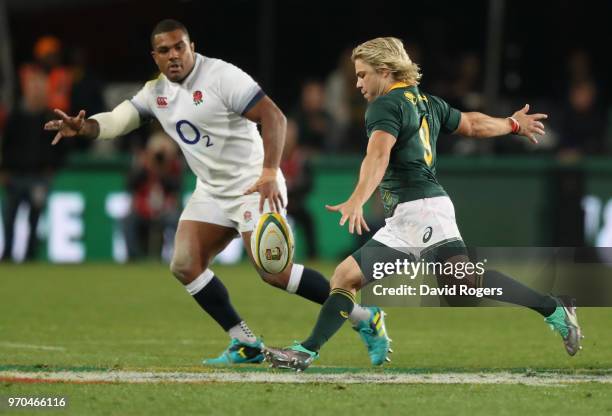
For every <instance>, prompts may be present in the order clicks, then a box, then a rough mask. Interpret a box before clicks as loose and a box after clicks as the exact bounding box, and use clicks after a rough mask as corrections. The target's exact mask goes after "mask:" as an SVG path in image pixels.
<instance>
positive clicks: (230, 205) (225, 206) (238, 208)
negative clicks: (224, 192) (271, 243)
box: [179, 178, 287, 233]
mask: <svg viewBox="0 0 612 416" xmlns="http://www.w3.org/2000/svg"><path fill="white" fill-rule="evenodd" d="M254 180H257V178H255V179H254ZM278 187H279V190H280V192H281V195H282V198H283V201H284V202H285V204H287V186H286V184H285V181H284V179H282V180H281V179H278ZM245 190H246V189H245ZM259 199H260V196H259V193H253V194H250V195H241V196H239V197H231V198H224V197H222V196H215V195H212V194H211V193H209V192H208V191H207V190H205V189H204V186H203V185H202V183H201V182H200V180H199V179H198V180H197V183H196V188H195V190H194V191H193V194H192V195H191V198H189V202H187V205H186V206H185V208H184V209H183V213H182V214H181V218H180V219H179V221H183V220H190V221H199V222H207V223H210V224H217V225H221V226H223V227H228V228H234V229H236V230H237V231H238V232H239V233H244V232H249V231H253V229H254V228H255V225H257V221H258V220H259V217H260V216H261V214H260V212H259ZM269 211H270V207H269V204H268V201H267V200H266V201H265V203H264V210H263V212H269ZM281 214H282V215H283V216H284V217H285V216H286V215H287V211H286V209H283V210H282V212H281Z"/></svg>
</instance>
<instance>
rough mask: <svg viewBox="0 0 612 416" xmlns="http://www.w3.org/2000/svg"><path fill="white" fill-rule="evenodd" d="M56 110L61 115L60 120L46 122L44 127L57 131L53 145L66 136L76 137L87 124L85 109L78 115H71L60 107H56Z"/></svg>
mask: <svg viewBox="0 0 612 416" xmlns="http://www.w3.org/2000/svg"><path fill="white" fill-rule="evenodd" d="M54 112H55V114H57V115H58V116H59V117H60V120H51V121H49V122H47V123H45V127H44V128H45V130H52V131H57V134H56V135H55V137H54V138H53V141H52V142H51V144H52V145H55V144H57V143H59V141H60V140H62V139H63V138H64V137H74V136H77V135H78V134H79V132H80V131H81V128H83V125H84V124H85V110H81V111H79V114H77V116H76V117H70V116H69V115H67V114H66V113H64V112H63V111H62V110H58V109H55V110H54Z"/></svg>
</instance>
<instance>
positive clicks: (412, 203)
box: [264, 37, 582, 370]
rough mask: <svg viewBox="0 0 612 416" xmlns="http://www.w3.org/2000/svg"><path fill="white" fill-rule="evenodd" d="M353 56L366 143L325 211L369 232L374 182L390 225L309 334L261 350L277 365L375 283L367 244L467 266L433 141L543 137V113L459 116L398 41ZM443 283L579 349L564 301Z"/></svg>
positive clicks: (299, 359) (351, 260) (518, 287)
mask: <svg viewBox="0 0 612 416" xmlns="http://www.w3.org/2000/svg"><path fill="white" fill-rule="evenodd" d="M352 60H353V62H354V64H355V73H356V75H357V88H358V89H360V90H361V93H362V94H363V96H364V98H365V99H366V100H367V101H368V108H367V110H366V114H365V124H366V130H367V134H368V137H369V142H368V147H367V153H366V156H365V158H364V160H363V162H362V164H361V171H360V174H359V182H358V184H357V186H356V187H355V190H354V191H353V193H352V195H351V196H350V198H349V199H348V200H347V201H346V202H344V203H342V204H339V205H335V206H327V209H328V210H330V211H335V212H339V213H340V214H341V215H342V217H341V219H340V226H343V225H344V224H345V223H347V222H348V230H349V232H350V233H351V234H352V233H354V232H356V233H357V234H361V233H362V230H367V231H369V228H368V225H367V223H366V221H365V219H364V216H363V205H364V204H365V203H366V201H368V199H369V198H370V196H371V195H372V193H373V192H374V190H375V189H376V187H377V186H378V187H379V188H380V191H381V194H382V201H383V204H384V208H385V213H386V216H387V219H386V224H385V226H384V227H383V228H381V229H380V230H379V231H377V232H376V233H375V235H374V236H373V238H372V239H371V240H370V241H369V242H368V243H366V244H365V245H364V246H363V247H361V248H360V249H359V250H357V251H356V252H355V253H353V255H351V256H349V257H348V258H346V259H345V260H344V261H343V262H342V263H340V265H339V266H338V267H337V268H336V270H335V272H334V275H333V277H332V280H331V289H332V290H331V293H330V296H329V298H328V299H327V300H326V302H325V303H324V304H323V306H322V308H321V312H320V314H319V318H318V320H317V322H316V324H315V327H314V329H313V331H312V333H311V335H310V336H309V337H308V338H307V339H306V340H304V341H303V342H301V343H296V344H295V345H293V346H291V347H288V348H284V349H275V348H267V349H265V350H264V355H265V356H266V358H267V360H268V361H270V362H271V364H272V366H274V367H279V368H292V369H296V370H304V369H306V368H307V367H308V366H309V365H310V363H311V362H312V361H313V360H314V359H315V358H316V357H317V356H318V353H319V350H320V348H321V347H322V346H323V344H324V343H325V342H326V341H327V340H329V338H330V337H332V336H333V335H334V334H335V333H336V331H338V329H340V327H341V326H342V325H343V323H344V321H346V319H347V316H348V314H349V313H350V312H351V310H352V309H353V305H354V303H355V294H356V291H358V290H360V289H361V288H362V287H363V286H365V285H367V284H368V283H370V282H371V281H372V279H373V277H372V271H371V270H366V269H367V267H364V263H365V262H362V259H363V257H365V256H367V251H368V250H369V249H372V250H377V249H378V250H380V249H381V248H383V250H388V251H389V252H394V251H396V252H397V251H398V250H399V251H404V252H406V253H409V254H410V256H411V258H412V259H413V260H414V259H432V260H434V261H437V262H442V263H444V264H458V263H466V262H469V258H468V255H467V250H466V247H465V244H464V243H463V240H462V238H461V234H460V233H459V229H458V227H457V224H456V221H455V211H454V207H453V204H452V202H451V200H450V198H449V197H448V195H447V194H446V192H445V191H444V188H443V187H442V186H441V185H440V184H439V183H438V181H437V179H436V141H437V138H438V135H439V134H440V132H446V133H454V134H459V135H462V136H468V137H474V138H488V137H495V136H501V135H506V134H510V133H514V134H517V135H519V136H524V137H526V138H527V139H529V140H530V141H531V142H533V143H537V138H536V136H537V135H543V134H544V125H543V124H542V121H541V120H544V119H546V118H547V116H546V115H545V114H529V105H525V107H523V108H522V109H520V110H519V111H517V112H515V113H514V114H513V115H512V117H508V118H494V117H490V116H488V115H486V114H482V113H478V112H472V113H462V112H460V111H458V110H456V109H454V108H452V107H450V106H449V105H448V104H447V103H446V102H445V101H444V100H442V99H440V98H438V97H435V96H433V95H430V94H427V93H425V92H423V91H421V90H420V89H419V79H420V78H421V74H420V72H419V67H418V66H417V65H416V64H415V63H413V62H412V61H411V60H410V57H409V56H408V54H407V53H406V51H405V49H404V45H403V44H402V42H401V41H400V40H399V39H396V38H390V37H388V38H377V39H373V40H370V41H367V42H365V43H363V44H361V45H359V46H357V47H356V48H355V49H354V50H353V54H352ZM385 247H386V248H388V249H385ZM438 280H439V282H440V281H443V282H444V284H447V285H456V286H463V287H464V288H465V287H466V286H467V287H469V288H473V289H481V290H483V291H484V293H485V294H486V293H489V294H491V295H490V296H486V295H485V296H486V297H489V298H491V299H495V300H499V301H503V302H507V303H511V304H515V305H522V306H526V307H529V308H530V309H533V310H534V311H536V312H538V313H540V314H541V315H542V316H543V317H544V318H545V321H546V322H547V323H548V324H549V325H550V326H551V327H552V328H553V329H554V330H556V331H557V332H559V334H560V335H561V337H562V338H563V342H564V345H565V349H566V351H567V352H568V354H570V355H574V354H576V352H577V351H578V350H579V349H581V346H580V339H581V337H582V335H581V332H580V327H579V326H578V321H577V318H576V312H575V308H574V307H573V305H572V304H571V303H569V302H568V301H567V300H566V299H562V298H555V297H551V296H546V295H542V294H540V293H537V292H535V291H533V290H532V289H530V288H528V287H526V286H524V285H522V284H521V283H518V282H517V281H515V280H513V279H511V278H510V277H508V276H505V275H503V274H502V273H499V272H496V271H491V270H487V271H485V272H484V273H483V274H481V275H477V274H475V273H472V274H471V275H468V276H467V277H465V278H462V279H459V278H456V277H455V276H449V275H438ZM486 289H490V290H489V291H488V292H487V291H486ZM499 289H501V290H499ZM492 294H495V295H492ZM378 319H379V320H380V322H379V323H378V324H377V322H376V319H374V325H373V326H372V328H370V330H371V331H374V332H375V333H376V335H377V336H379V337H385V336H386V330H385V327H384V323H383V322H382V316H380V317H378ZM381 345H382V344H381ZM390 352H391V350H390V348H389V347H388V345H386V346H385V345H383V347H382V348H380V349H379V350H377V351H370V355H371V356H375V357H377V360H376V361H377V362H381V363H382V362H384V361H385V360H387V361H389V358H388V354H389V353H390Z"/></svg>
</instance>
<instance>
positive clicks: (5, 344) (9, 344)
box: [0, 342, 66, 351]
mask: <svg viewBox="0 0 612 416" xmlns="http://www.w3.org/2000/svg"><path fill="white" fill-rule="evenodd" d="M0 347H4V348H24V349H28V350H44V351H66V348H64V347H53V346H50V345H35V344H20V343H18V342H0Z"/></svg>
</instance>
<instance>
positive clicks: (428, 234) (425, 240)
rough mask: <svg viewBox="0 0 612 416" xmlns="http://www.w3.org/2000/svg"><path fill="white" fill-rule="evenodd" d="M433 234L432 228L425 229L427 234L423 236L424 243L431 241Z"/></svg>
mask: <svg viewBox="0 0 612 416" xmlns="http://www.w3.org/2000/svg"><path fill="white" fill-rule="evenodd" d="M432 234H433V229H432V228H431V227H427V228H425V234H423V242H424V243H426V242H428V241H429V240H431V235H432Z"/></svg>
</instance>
